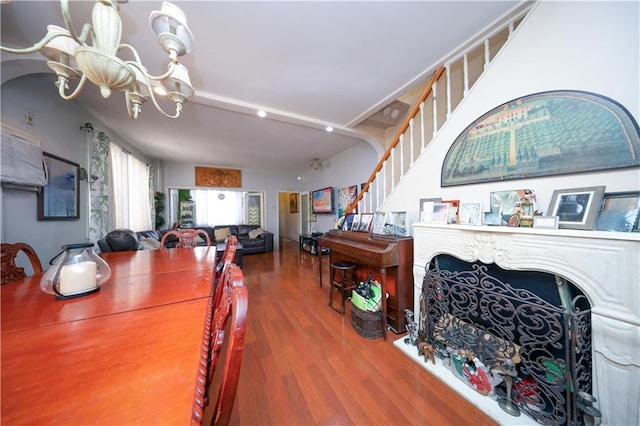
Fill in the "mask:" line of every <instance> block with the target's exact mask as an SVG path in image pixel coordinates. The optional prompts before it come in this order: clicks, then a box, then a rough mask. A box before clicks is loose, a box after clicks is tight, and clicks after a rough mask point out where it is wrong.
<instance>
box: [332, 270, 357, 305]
mask: <svg viewBox="0 0 640 426" xmlns="http://www.w3.org/2000/svg"><path fill="white" fill-rule="evenodd" d="M356 267H357V265H356V264H355V263H353V262H344V261H335V262H331V272H330V276H331V284H330V286H329V306H330V307H331V309H333V310H334V311H336V312H340V315H342V316H344V311H345V309H344V305H345V302H346V300H347V291H349V290H351V289H353V288H355V287H356ZM334 289H336V290H338V291H339V292H340V294H341V296H342V309H338V308H336V307H335V306H333V290H334Z"/></svg>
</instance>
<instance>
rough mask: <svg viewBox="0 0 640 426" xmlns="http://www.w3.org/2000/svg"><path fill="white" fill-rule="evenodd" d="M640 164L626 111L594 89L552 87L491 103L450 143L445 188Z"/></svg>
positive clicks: (637, 138) (634, 128)
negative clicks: (491, 104) (491, 106)
mask: <svg viewBox="0 0 640 426" xmlns="http://www.w3.org/2000/svg"><path fill="white" fill-rule="evenodd" d="M629 167H640V130H639V127H638V123H637V122H636V121H635V119H634V117H633V116H632V115H631V113H629V111H628V110H627V109H626V108H625V107H623V106H622V105H620V104H619V103H618V102H616V101H614V100H613V99H610V98H607V97H605V96H601V95H598V94H595V93H589V92H581V91H571V90H556V91H549V92H542V93H535V94H531V95H526V96H523V97H521V98H517V99H513V100H511V101H509V102H506V103H504V104H502V105H499V106H497V107H495V108H493V109H492V110H491V111H489V112H487V113H485V114H484V115H482V116H481V117H480V118H478V119H477V120H475V121H474V122H473V123H471V124H470V125H469V126H468V127H467V128H466V129H465V130H464V131H463V132H462V133H461V134H460V135H459V136H458V137H457V138H456V140H455V141H454V142H453V144H452V145H451V148H450V149H449V152H448V153H447V155H446V157H445V159H444V162H443V164H442V176H441V185H442V186H443V187H447V186H456V185H467V184H473V183H481V182H496V181H503V180H515V179H526V178H532V177H541V176H555V175H565V174H570V173H587V172H592V171H599V170H609V169H620V168H629Z"/></svg>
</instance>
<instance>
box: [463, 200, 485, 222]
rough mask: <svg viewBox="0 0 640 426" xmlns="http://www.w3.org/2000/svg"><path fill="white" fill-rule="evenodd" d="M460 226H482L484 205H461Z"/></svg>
mask: <svg viewBox="0 0 640 426" xmlns="http://www.w3.org/2000/svg"><path fill="white" fill-rule="evenodd" d="M460 224H462V225H482V203H460Z"/></svg>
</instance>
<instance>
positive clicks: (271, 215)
mask: <svg viewBox="0 0 640 426" xmlns="http://www.w3.org/2000/svg"><path fill="white" fill-rule="evenodd" d="M309 161H311V159H309ZM377 162H378V160H377V155H376V153H375V150H374V149H373V148H372V147H371V145H369V144H368V143H366V142H362V143H360V144H358V145H356V146H355V147H352V148H350V149H348V150H347V151H345V152H344V153H342V154H339V155H337V156H335V157H333V158H330V159H327V160H323V161H322V168H321V169H320V170H317V171H315V170H311V169H309V170H307V171H306V172H305V173H303V174H302V175H301V176H299V177H300V179H298V176H297V175H273V174H269V175H266V174H262V173H259V172H255V171H252V170H247V169H243V170H242V188H240V189H241V190H243V191H265V192H266V200H265V204H266V207H267V212H266V222H267V224H266V227H267V230H268V231H270V232H273V233H274V234H275V235H276V239H275V240H274V242H275V241H277V237H278V236H280V235H281V236H283V237H287V238H291V239H295V240H297V237H298V233H299V229H300V228H299V226H298V223H297V222H296V223H293V222H292V220H294V221H299V214H289V213H288V211H289V210H288V208H289V198H288V194H286V195H287V197H286V199H285V198H282V199H281V200H279V199H278V194H279V193H280V192H283V193H288V192H292V191H294V192H295V191H313V190H315V189H320V188H325V187H327V186H333V187H334V188H341V187H345V186H350V185H356V184H358V185H359V184H361V183H364V182H366V180H367V179H368V178H369V175H370V174H371V171H372V170H373V168H374V167H375V165H376V164H377ZM196 165H197V166H205V167H207V166H208V167H215V165H210V164H209V165H208V164H191V163H177V162H170V161H165V162H164V163H163V172H164V173H163V178H164V184H165V187H176V188H194V187H195V166H196ZM280 201H281V202H280ZM279 204H281V205H280V212H279V211H278V206H279ZM280 216H286V217H280ZM316 218H317V221H316V222H315V223H314V222H312V223H311V226H310V229H311V228H315V229H316V230H318V231H321V232H326V231H328V230H329V229H331V228H332V227H333V224H334V221H335V220H337V214H336V213H334V214H319V215H316ZM281 224H283V226H284V229H283V230H282V231H281V230H280V226H281Z"/></svg>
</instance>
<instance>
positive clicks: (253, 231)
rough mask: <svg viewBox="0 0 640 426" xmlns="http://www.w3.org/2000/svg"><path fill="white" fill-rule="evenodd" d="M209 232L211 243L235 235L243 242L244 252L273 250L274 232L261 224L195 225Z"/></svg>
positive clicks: (219, 241) (217, 242)
mask: <svg viewBox="0 0 640 426" xmlns="http://www.w3.org/2000/svg"><path fill="white" fill-rule="evenodd" d="M194 228H198V229H202V230H204V231H206V232H207V233H208V234H209V237H210V238H211V244H214V241H215V244H219V243H222V242H224V240H225V239H226V238H227V236H229V235H235V236H236V237H237V238H238V242H239V243H240V244H242V252H243V254H252V253H266V252H270V251H273V233H271V232H268V231H265V230H263V229H262V228H261V227H260V225H216V226H213V227H211V226H194Z"/></svg>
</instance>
